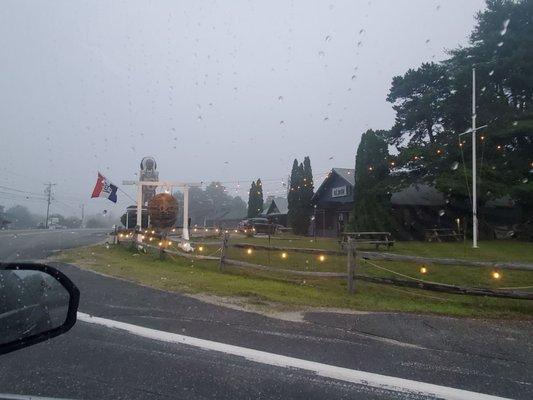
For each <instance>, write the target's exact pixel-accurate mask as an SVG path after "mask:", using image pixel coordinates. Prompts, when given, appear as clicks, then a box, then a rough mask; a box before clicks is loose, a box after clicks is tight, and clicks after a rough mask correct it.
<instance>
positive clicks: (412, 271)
mask: <svg viewBox="0 0 533 400" xmlns="http://www.w3.org/2000/svg"><path fill="white" fill-rule="evenodd" d="M429 245H430V246H432V245H433V244H432V243H430V244H429ZM201 247H202V251H201V252H200V251H198V249H199V248H200V246H197V247H196V253H197V254H213V253H214V252H215V251H216V250H217V248H218V246H217V245H207V244H203V245H202V246H201ZM284 253H285V257H283V254H284ZM218 254H219V253H217V255H218ZM415 254H416V253H415ZM321 256H322V257H323V258H321ZM227 258H229V259H233V260H241V261H248V262H251V263H254V264H261V265H268V266H271V267H274V268H280V269H295V270H300V271H328V272H346V270H347V266H346V263H347V260H346V256H337V255H319V254H307V253H298V252H294V251H286V252H282V251H279V250H277V251H274V250H272V251H268V250H259V249H251V248H235V247H229V248H228V250H227ZM372 263H373V264H375V265H378V266H380V267H384V268H387V269H389V270H392V271H395V272H397V273H399V274H403V275H407V276H410V277H414V278H417V279H423V280H427V281H432V282H439V283H447V284H453V285H462V286H469V287H485V288H491V289H497V288H507V287H524V286H531V287H533V272H530V271H517V270H503V271H502V270H499V273H500V275H501V278H500V279H499V280H494V279H493V278H492V272H493V269H492V268H487V267H471V266H461V265H440V264H431V265H429V264H426V265H424V266H425V267H426V271H427V272H426V273H425V274H421V273H420V268H421V267H422V265H420V264H419V263H412V262H403V261H381V260H379V261H375V260H374V261H372ZM357 273H359V274H364V275H369V276H380V277H396V278H400V279H406V278H404V277H402V276H400V275H397V274H394V273H391V272H388V271H385V270H382V269H379V268H376V267H375V266H373V265H372V264H370V263H368V262H366V261H364V260H359V261H358V265H357Z"/></svg>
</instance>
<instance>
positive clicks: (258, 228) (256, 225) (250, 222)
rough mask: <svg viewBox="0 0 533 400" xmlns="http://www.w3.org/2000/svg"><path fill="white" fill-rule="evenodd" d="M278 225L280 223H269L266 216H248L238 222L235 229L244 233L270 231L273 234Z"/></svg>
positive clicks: (266, 232) (252, 233)
mask: <svg viewBox="0 0 533 400" xmlns="http://www.w3.org/2000/svg"><path fill="white" fill-rule="evenodd" d="M278 226H280V225H278V224H273V223H271V222H270V221H269V220H268V218H248V219H243V220H242V221H241V222H239V225H237V230H238V231H239V232H241V233H244V234H246V235H254V234H256V233H264V234H268V233H270V234H271V235H273V234H274V233H275V232H276V229H277V228H278Z"/></svg>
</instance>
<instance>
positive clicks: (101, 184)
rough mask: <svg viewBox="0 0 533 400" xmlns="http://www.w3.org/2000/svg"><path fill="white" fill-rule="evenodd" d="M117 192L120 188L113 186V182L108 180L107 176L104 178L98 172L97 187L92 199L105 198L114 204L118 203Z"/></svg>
mask: <svg viewBox="0 0 533 400" xmlns="http://www.w3.org/2000/svg"><path fill="white" fill-rule="evenodd" d="M117 190H118V187H117V186H115V185H113V184H112V183H111V182H109V181H108V180H107V178H106V177H105V176H103V175H102V174H101V173H100V172H98V179H97V181H96V185H95V186H94V190H93V194H92V195H91V198H94V197H105V198H106V199H109V200H111V201H112V202H113V203H116V202H117Z"/></svg>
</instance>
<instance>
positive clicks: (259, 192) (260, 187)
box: [255, 179, 265, 216]
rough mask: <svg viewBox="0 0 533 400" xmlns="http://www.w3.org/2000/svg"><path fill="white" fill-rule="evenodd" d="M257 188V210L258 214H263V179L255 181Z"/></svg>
mask: <svg viewBox="0 0 533 400" xmlns="http://www.w3.org/2000/svg"><path fill="white" fill-rule="evenodd" d="M255 189H256V191H257V197H256V199H257V200H256V210H257V214H256V216H257V215H259V214H261V213H262V212H263V207H264V204H265V200H264V199H263V184H262V183H261V179H258V180H257V182H256V183H255Z"/></svg>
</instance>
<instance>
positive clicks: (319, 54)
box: [318, 50, 326, 58]
mask: <svg viewBox="0 0 533 400" xmlns="http://www.w3.org/2000/svg"><path fill="white" fill-rule="evenodd" d="M325 55H326V53H324V52H323V51H322V50H321V51H319V52H318V56H319V57H320V58H324V56H325Z"/></svg>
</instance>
